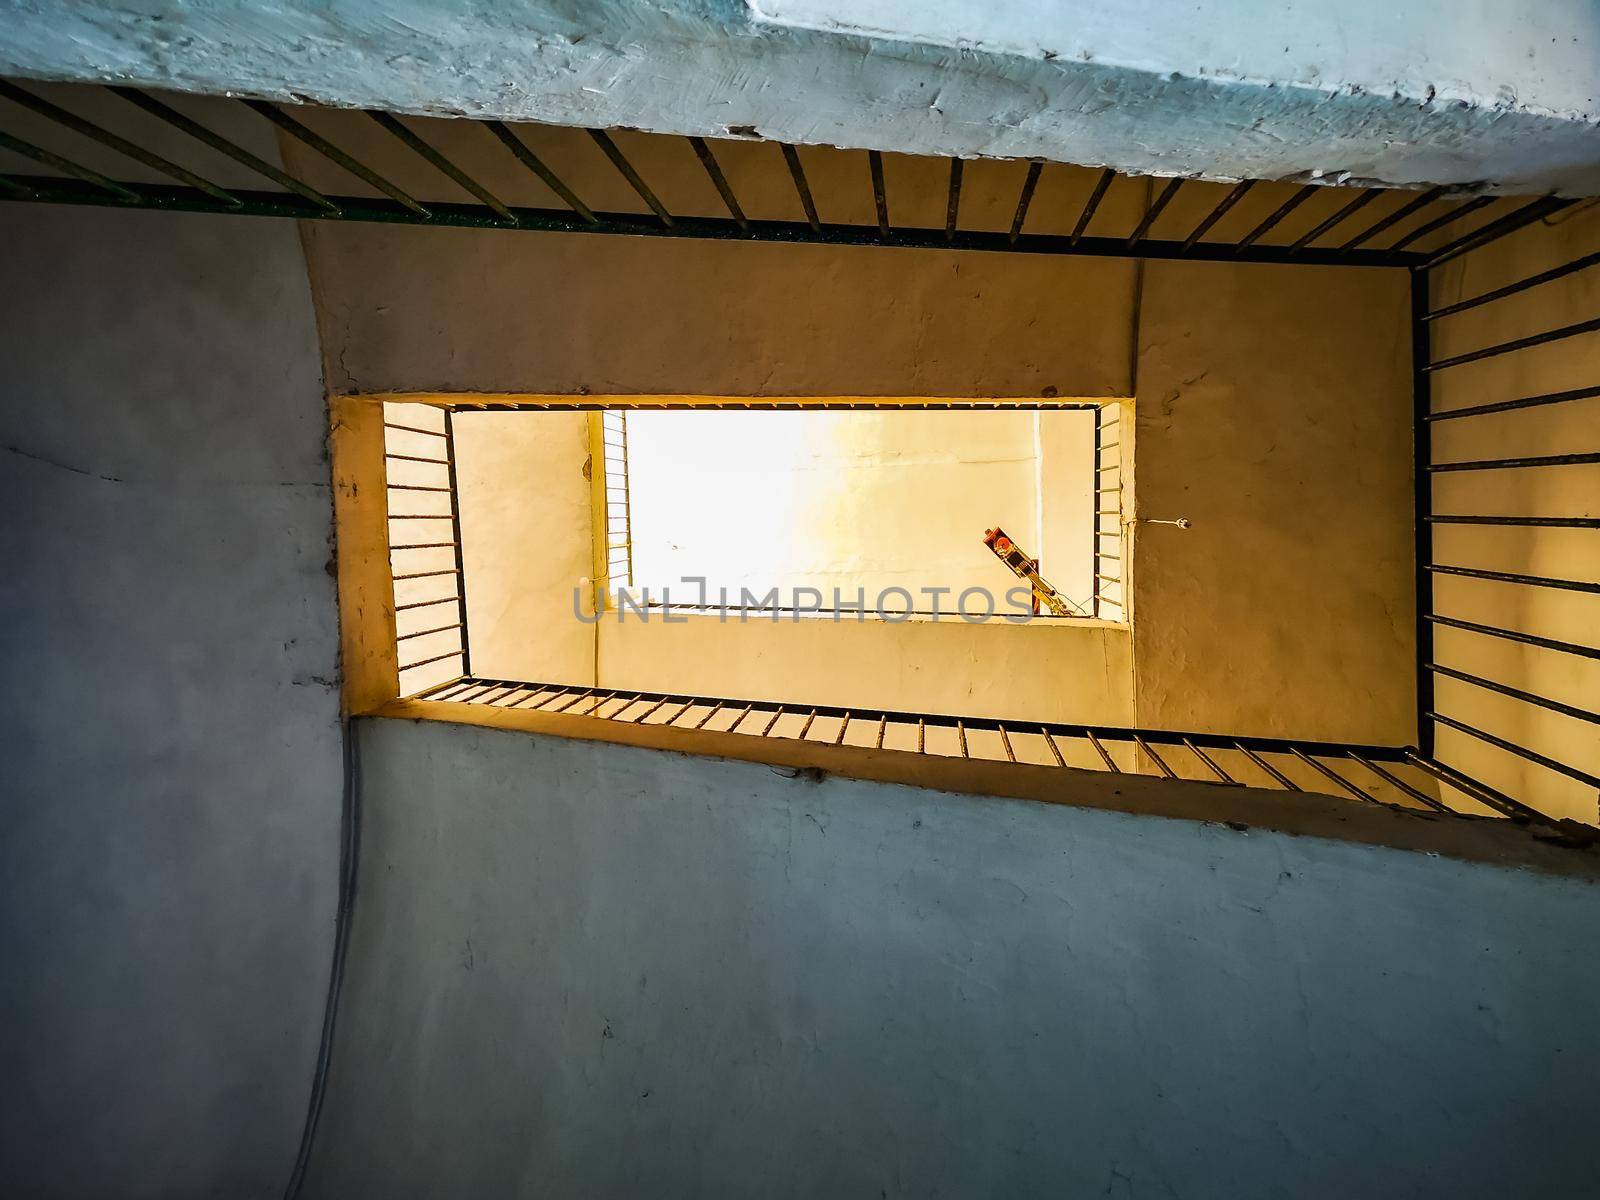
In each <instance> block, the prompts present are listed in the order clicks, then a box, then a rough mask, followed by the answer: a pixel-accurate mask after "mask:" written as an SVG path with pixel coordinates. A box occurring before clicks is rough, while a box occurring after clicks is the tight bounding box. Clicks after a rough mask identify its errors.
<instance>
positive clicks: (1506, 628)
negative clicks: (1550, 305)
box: [1411, 201, 1600, 801]
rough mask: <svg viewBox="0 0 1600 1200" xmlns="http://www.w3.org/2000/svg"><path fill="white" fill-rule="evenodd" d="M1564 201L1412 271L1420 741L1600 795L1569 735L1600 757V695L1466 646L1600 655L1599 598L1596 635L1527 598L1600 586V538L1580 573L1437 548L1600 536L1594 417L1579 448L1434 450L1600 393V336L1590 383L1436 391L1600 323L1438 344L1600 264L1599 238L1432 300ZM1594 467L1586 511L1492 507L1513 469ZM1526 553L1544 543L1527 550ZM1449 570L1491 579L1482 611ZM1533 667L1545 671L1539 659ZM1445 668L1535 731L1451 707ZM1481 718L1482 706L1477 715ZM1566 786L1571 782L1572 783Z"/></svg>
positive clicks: (1587, 319)
mask: <svg viewBox="0 0 1600 1200" xmlns="http://www.w3.org/2000/svg"><path fill="white" fill-rule="evenodd" d="M1555 212H1556V208H1555V207H1553V206H1551V205H1550V204H1548V203H1546V202H1544V201H1534V202H1532V203H1530V204H1527V205H1525V206H1523V207H1522V208H1521V209H1520V210H1519V211H1518V212H1516V213H1513V214H1511V215H1510V216H1508V217H1506V218H1502V219H1501V220H1499V221H1497V222H1494V223H1492V225H1491V227H1489V228H1487V229H1485V230H1482V231H1479V232H1478V233H1477V234H1474V235H1469V236H1467V237H1464V238H1462V239H1460V240H1458V241H1457V242H1456V243H1454V244H1452V245H1451V246H1447V247H1445V248H1443V249H1442V250H1440V251H1438V252H1436V253H1435V254H1434V255H1433V256H1431V257H1430V258H1429V259H1428V260H1427V262H1425V263H1424V264H1422V265H1421V266H1420V267H1419V268H1418V269H1417V270H1416V271H1415V272H1414V273H1413V278H1412V291H1411V296H1412V304H1411V316H1412V329H1413V339H1412V344H1413V366H1414V372H1415V395H1416V426H1415V429H1416V440H1415V454H1416V464H1415V469H1416V532H1417V558H1416V562H1417V597H1418V600H1417V635H1416V641H1417V723H1418V742H1419V745H1420V746H1421V747H1422V750H1423V751H1424V752H1425V753H1426V754H1428V755H1429V756H1433V755H1434V753H1435V743H1436V741H1437V732H1438V731H1439V730H1450V731H1453V732H1454V733H1456V734H1460V735H1464V736H1465V737H1466V738H1468V739H1471V740H1472V741H1473V742H1476V743H1478V744H1479V747H1480V748H1481V747H1492V748H1493V750H1494V751H1496V752H1498V753H1499V754H1500V755H1504V756H1511V758H1512V759H1520V760H1522V761H1523V762H1526V763H1531V764H1534V765H1536V766H1537V767H1539V768H1540V769H1541V770H1542V771H1544V772H1548V773H1549V778H1551V780H1552V781H1556V780H1559V779H1564V780H1569V781H1572V782H1575V783H1577V784H1578V785H1580V786H1581V788H1583V789H1588V790H1589V791H1590V792H1591V793H1593V799H1595V800H1596V801H1600V775H1597V774H1595V773H1594V772H1592V771H1589V770H1586V769H1584V768H1583V767H1582V766H1580V765H1578V764H1576V763H1574V762H1571V761H1568V758H1569V756H1570V754H1571V750H1570V747H1572V746H1587V747H1589V749H1590V751H1591V754H1590V756H1589V757H1590V758H1591V759H1592V760H1593V761H1594V762H1595V763H1596V765H1597V767H1600V754H1596V753H1594V751H1596V750H1597V749H1600V729H1597V728H1596V727H1597V726H1600V712H1597V711H1596V710H1595V708H1594V707H1585V706H1582V705H1579V704H1573V703H1569V702H1566V701H1563V700H1560V699H1557V698H1555V697H1552V696H1549V695H1544V694H1540V693H1538V692H1535V691H1530V690H1527V689H1525V688H1521V687H1516V686H1513V685H1512V684H1510V683H1508V682H1506V681H1504V680H1503V679H1494V678H1489V677H1488V676H1486V675H1483V674H1480V673H1478V671H1479V670H1480V669H1481V668H1479V669H1473V668H1472V666H1471V663H1472V661H1473V659H1472V658H1471V657H1468V656H1469V655H1471V654H1472V651H1473V650H1477V649H1479V648H1481V647H1482V646H1483V645H1484V643H1485V642H1492V641H1495V640H1498V641H1499V642H1501V643H1502V644H1504V643H1511V644H1515V645H1517V646H1519V647H1523V648H1526V649H1525V650H1524V651H1521V652H1520V653H1522V654H1523V659H1522V663H1523V665H1524V666H1526V665H1528V664H1536V665H1537V666H1548V665H1554V664H1555V662H1556V660H1561V659H1565V660H1567V661H1568V662H1571V660H1574V659H1576V660H1589V661H1591V662H1593V661H1595V660H1600V645H1597V644H1596V642H1600V638H1596V637H1595V636H1594V634H1595V633H1597V632H1600V601H1595V602H1591V603H1592V605H1593V607H1592V608H1591V609H1590V613H1591V616H1590V618H1589V622H1588V623H1587V628H1588V629H1589V631H1590V635H1591V636H1590V638H1589V641H1588V642H1587V643H1580V642H1576V641H1570V640H1565V639H1562V638H1558V637H1553V636H1549V635H1548V627H1545V628H1541V616H1542V615H1543V610H1542V608H1541V606H1539V605H1537V604H1533V603H1530V602H1528V601H1529V598H1530V597H1531V596H1532V595H1534V594H1536V593H1546V594H1548V593H1551V592H1564V593H1568V594H1572V593H1577V594H1588V595H1600V578H1597V577H1595V576H1593V575H1590V576H1588V577H1583V575H1582V570H1581V569H1582V566H1583V565H1584V564H1589V565H1591V569H1592V564H1595V563H1597V562H1600V547H1591V549H1590V551H1589V552H1588V553H1587V554H1579V555H1565V556H1563V558H1564V561H1568V562H1573V563H1574V564H1575V565H1578V566H1579V568H1580V573H1579V575H1577V576H1572V575H1562V576H1553V575H1546V574H1535V573H1530V572H1524V571H1507V570H1500V569H1494V568H1491V567H1486V566H1481V565H1475V564H1474V562H1472V561H1459V560H1458V559H1462V558H1465V559H1472V558H1473V557H1475V555H1474V553H1473V552H1474V550H1476V549H1477V547H1474V546H1466V547H1465V553H1462V550H1463V546H1462V544H1461V543H1457V554H1455V555H1452V559H1451V561H1440V558H1439V555H1438V554H1437V548H1436V542H1437V540H1438V533H1439V530H1440V529H1441V528H1442V527H1447V526H1448V527H1455V528H1461V527H1469V528H1474V529H1478V530H1489V529H1501V530H1510V531H1516V532H1515V533H1514V534H1512V535H1511V539H1513V540H1509V544H1510V545H1512V546H1513V547H1516V548H1518V549H1520V550H1522V551H1525V552H1526V551H1532V550H1534V549H1535V544H1534V542H1533V541H1532V540H1531V539H1535V538H1537V537H1539V536H1540V534H1541V531H1544V530H1550V529H1564V530H1576V531H1585V532H1586V534H1587V535H1588V536H1590V537H1593V536H1595V535H1597V534H1600V515H1597V512H1596V507H1595V502H1596V500H1597V499H1600V471H1596V470H1593V468H1596V467H1597V466H1600V422H1596V423H1591V424H1589V425H1587V426H1584V425H1583V424H1581V423H1574V425H1573V427H1575V428H1578V429H1581V430H1585V431H1586V437H1585V440H1584V442H1583V444H1581V445H1580V446H1578V447H1575V448H1574V450H1573V451H1572V452H1568V453H1556V454H1525V455H1503V456H1502V455H1495V456H1492V457H1473V458H1459V457H1453V456H1452V457H1449V458H1446V459H1444V460H1443V461H1441V460H1440V458H1439V457H1438V455H1437V454H1436V452H1435V443H1436V438H1437V436H1438V434H1439V432H1440V430H1441V429H1444V428H1449V429H1452V430H1454V429H1458V428H1461V427H1460V426H1459V424H1458V423H1460V422H1474V423H1476V422H1479V421H1483V420H1485V419H1488V418H1492V417H1495V416H1500V415H1506V416H1508V417H1509V420H1508V421H1507V423H1506V424H1505V426H1503V429H1505V430H1507V431H1509V432H1507V433H1505V434H1502V435H1501V436H1513V437H1514V436H1517V431H1518V428H1522V429H1524V430H1525V429H1526V427H1527V426H1526V423H1527V422H1529V421H1532V420H1534V419H1536V418H1538V417H1539V416H1540V415H1541V414H1549V413H1550V412H1551V411H1552V409H1553V408H1555V407H1557V406H1566V405H1572V404H1576V403H1580V402H1582V401H1586V400H1592V399H1594V398H1596V397H1600V342H1595V341H1593V340H1591V342H1590V344H1589V348H1588V350H1587V352H1584V351H1579V352H1578V354H1577V356H1576V357H1574V358H1573V359H1572V360H1571V361H1573V362H1575V363H1580V364H1583V365H1584V366H1585V367H1586V371H1587V374H1588V376H1589V378H1590V379H1591V380H1593V382H1592V383H1589V384H1587V385H1585V386H1579V387H1574V388H1566V389H1562V390H1558V391H1550V392H1543V393H1538V394H1529V395H1520V396H1519V395H1511V396H1505V397H1503V398H1496V399H1492V400H1488V401H1487V402H1483V403H1474V404H1470V405H1464V406H1456V407H1451V408H1438V407H1436V404H1435V400H1434V390H1435V389H1434V383H1435V381H1437V380H1439V379H1440V378H1441V377H1442V376H1443V375H1444V373H1447V372H1453V371H1455V370H1456V369H1457V368H1460V367H1464V366H1467V365H1468V364H1472V363H1481V362H1486V361H1489V360H1491V359H1502V358H1506V357H1507V356H1520V355H1525V354H1526V352H1527V351H1530V350H1533V349H1535V348H1536V347H1541V346H1551V345H1555V344H1557V343H1562V342H1568V341H1570V340H1572V339H1576V338H1581V337H1583V336H1584V335H1588V334H1593V333H1595V332H1597V331H1600V316H1593V315H1590V314H1586V313H1580V314H1575V315H1577V316H1579V317H1580V319H1578V320H1575V321H1565V322H1563V323H1561V324H1559V325H1556V326H1554V327H1552V328H1548V329H1544V330H1541V331H1539V332H1536V333H1533V334H1528V335H1525V336H1521V337H1515V338H1508V339H1505V340H1501V341H1497V342H1493V343H1490V344H1487V345H1482V346H1478V347H1476V348H1474V349H1471V350H1467V351H1462V352H1457V353H1452V354H1449V355H1445V356H1442V357H1436V356H1435V355H1434V333H1435V331H1437V330H1439V329H1440V328H1441V327H1442V326H1443V325H1444V324H1445V323H1446V322H1448V321H1449V320H1450V319H1451V318H1454V317H1456V316H1458V315H1460V314H1463V313H1467V312H1479V313H1484V312H1486V311H1490V312H1492V311H1495V310H1494V308H1493V306H1496V305H1504V304H1505V303H1506V302H1507V301H1508V300H1510V299H1511V298H1512V297H1517V296H1522V295H1525V294H1527V293H1529V292H1531V291H1533V290H1534V289H1537V288H1541V287H1545V286H1547V285H1549V284H1551V283H1554V282H1556V281H1557V280H1560V279H1565V278H1567V277H1568V276H1572V275H1575V274H1577V273H1578V272H1581V271H1589V270H1592V269H1593V268H1595V267H1596V266H1600V249H1597V250H1595V251H1592V252H1589V253H1585V254H1581V255H1579V256H1578V257H1576V258H1574V259H1572V260H1571V261H1568V262H1566V263H1563V264H1560V265H1558V266H1555V267H1552V268H1549V269H1546V270H1542V271H1538V272H1536V273H1533V274H1529V275H1526V276H1524V277H1522V278H1520V279H1517V280H1515V281H1513V282H1510V283H1507V284H1504V285H1501V286H1498V287H1494V288H1491V289H1488V290H1486V291H1482V292H1480V293H1478V294H1476V295H1472V296H1469V297H1467V298H1465V299H1462V300H1458V301H1455V302H1453V303H1449V304H1443V305H1440V306H1438V307H1431V306H1430V301H1429V272H1430V271H1431V270H1433V269H1435V268H1437V267H1439V266H1442V265H1444V264H1446V263H1449V262H1452V261H1454V260H1456V259H1458V258H1460V257H1461V256H1463V255H1466V254H1469V253H1471V252H1473V251H1476V250H1480V249H1482V248H1483V247H1485V246H1487V245H1488V244H1490V243H1491V242H1493V241H1495V240H1497V239H1498V238H1500V237H1504V236H1506V235H1507V234H1509V233H1512V232H1515V231H1516V230H1518V229H1522V228H1525V227H1527V226H1529V225H1531V224H1532V223H1533V222H1535V221H1540V220H1542V219H1545V218H1548V217H1551V216H1552V215H1553V214H1554V213H1555ZM1447 423H1448V425H1447ZM1580 436H1584V434H1580ZM1585 468H1590V469H1591V476H1592V478H1593V480H1594V483H1595V486H1594V487H1593V488H1590V489H1589V490H1588V491H1587V495H1588V497H1589V504H1588V505H1587V506H1585V507H1586V508H1587V511H1585V512H1526V511H1520V512H1503V511H1492V510H1496V509H1502V508H1506V507H1510V506H1511V505H1513V504H1515V503H1516V501H1514V500H1512V501H1507V500H1504V499H1502V500H1499V501H1496V500H1494V499H1492V498H1491V497H1492V496H1493V493H1494V489H1492V488H1490V487H1488V486H1486V484H1487V481H1488V480H1490V479H1496V480H1500V481H1507V480H1509V479H1510V478H1511V477H1512V476H1515V475H1520V474H1522V473H1538V474H1543V473H1547V472H1571V471H1575V470H1576V471H1582V470H1584V469H1585ZM1457 476H1460V477H1463V478H1467V477H1470V478H1472V479H1474V480H1481V481H1483V482H1482V483H1480V484H1479V485H1478V486H1476V487H1474V488H1473V489H1472V498H1471V500H1470V501H1463V499H1462V498H1460V497H1462V496H1463V494H1464V493H1465V491H1466V489H1464V488H1460V487H1457V488H1455V489H1452V490H1454V491H1455V492H1456V493H1457V495H1458V500H1457V502H1456V503H1455V504H1453V505H1451V506H1450V507H1449V508H1448V509H1447V510H1445V511H1440V510H1439V509H1438V508H1436V504H1435V502H1436V499H1437V493H1438V492H1439V490H1440V488H1441V485H1442V483H1443V482H1444V481H1445V480H1446V479H1448V478H1451V477H1457ZM1503 490H1504V491H1509V492H1511V493H1512V494H1513V495H1514V494H1515V493H1516V492H1517V491H1519V490H1524V489H1519V488H1515V487H1513V488H1506V489H1503ZM1574 491H1575V492H1576V491H1577V489H1574ZM1580 536H1581V535H1580ZM1519 543H1520V545H1519ZM1525 557H1533V555H1532V554H1525ZM1441 580H1474V581H1480V582H1482V583H1484V584H1486V585H1487V587H1486V588H1485V589H1483V593H1482V598H1481V600H1479V603H1478V605H1477V609H1476V610H1475V611H1478V612H1479V619H1470V614H1469V612H1466V611H1462V610H1461V609H1459V608H1456V607H1454V605H1455V604H1457V603H1459V602H1460V600H1461V598H1462V595H1463V593H1462V592H1461V591H1460V590H1459V589H1457V590H1456V591H1455V592H1454V595H1453V596H1452V594H1451V593H1450V592H1449V591H1447V590H1446V589H1442V588H1441V587H1440V581H1441ZM1483 609H1492V610H1493V611H1494V612H1495V613H1497V614H1499V615H1498V616H1497V617H1496V618H1495V619H1493V620H1488V619H1482V615H1481V610H1483ZM1440 629H1446V630H1454V631H1461V632H1464V633H1466V634H1468V635H1470V636H1469V638H1467V639H1457V640H1455V642H1454V646H1455V647H1456V650H1455V653H1454V654H1452V653H1450V652H1448V651H1446V650H1444V649H1441V648H1440V646H1439V639H1438V638H1437V637H1436V631H1437V630H1440ZM1473 642H1477V643H1478V645H1477V646H1472V643H1473ZM1464 652H1465V653H1464ZM1529 673H1530V674H1531V673H1537V672H1536V669H1535V671H1530V672H1529ZM1563 673H1565V672H1563ZM1577 677H1578V678H1582V677H1583V676H1581V675H1579V676H1577ZM1588 677H1589V678H1600V674H1597V673H1595V672H1591V673H1590V675H1589V676H1588ZM1439 679H1447V680H1451V681H1453V682H1455V683H1459V684H1465V685H1467V686H1468V688H1469V689H1471V690H1473V691H1474V692H1476V693H1477V695H1479V696H1482V695H1484V694H1486V693H1487V694H1492V695H1494V696H1498V697H1503V698H1505V699H1508V700H1510V701H1512V702H1513V704H1512V705H1510V706H1506V707H1504V708H1502V709H1501V710H1500V711H1501V712H1503V713H1505V717H1504V718H1503V720H1504V722H1505V724H1506V725H1512V726H1515V727H1516V728H1517V729H1522V728H1527V729H1528V732H1527V733H1526V734H1518V735H1516V736H1512V733H1513V731H1512V730H1511V729H1509V728H1506V727H1499V728H1495V727H1491V728H1484V727H1483V725H1481V724H1475V723H1473V721H1471V720H1468V719H1465V718H1466V716H1467V715H1469V714H1467V713H1464V712H1463V711H1462V709H1461V707H1460V706H1459V704H1456V705H1452V704H1451V703H1448V702H1444V701H1441V700H1440V699H1439V696H1438V689H1437V687H1436V681H1437V680H1439ZM1455 694H1456V695H1457V696H1461V695H1462V694H1463V693H1462V692H1460V691H1459V690H1458V691H1457V692H1456V693H1455ZM1518 710H1520V712H1519V711H1518ZM1485 711H1489V710H1485ZM1535 713H1546V714H1554V715H1555V716H1556V717H1557V718H1559V720H1557V721H1555V722H1548V721H1526V720H1522V719H1520V718H1521V717H1523V716H1525V715H1526V716H1531V715H1533V714H1535ZM1481 719H1482V718H1474V720H1481ZM1484 724H1489V725H1491V726H1494V725H1497V724H1498V722H1497V721H1494V720H1486V721H1484ZM1530 743H1531V744H1530ZM1493 757H1494V756H1493V755H1490V756H1488V758H1489V759H1491V760H1492V759H1493ZM1502 761H1505V760H1502ZM1440 765H1441V766H1442V765H1443V764H1440ZM1508 765H1509V764H1508ZM1446 769H1449V768H1446ZM1566 786H1568V787H1570V784H1569V785H1566ZM1541 790H1543V789H1541Z"/></svg>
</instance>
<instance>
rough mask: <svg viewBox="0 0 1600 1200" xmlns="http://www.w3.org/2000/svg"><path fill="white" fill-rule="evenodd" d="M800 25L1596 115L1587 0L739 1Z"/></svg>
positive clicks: (1594, 20) (1329, 88)
mask: <svg viewBox="0 0 1600 1200" xmlns="http://www.w3.org/2000/svg"><path fill="white" fill-rule="evenodd" d="M748 3H749V5H750V9H751V11H752V12H754V13H756V14H757V16H758V18H759V19H764V20H767V21H771V22H773V23H775V24H781V25H790V26H798V27H801V28H806V29H819V30H829V31H837V32H840V33H855V34H860V35H863V36H867V37H882V38H889V39H893V40H896V41H910V42H921V43H925V44H929V45H937V46H949V47H952V48H961V49H971V50H989V51H993V52H996V53H999V54H1009V55H1019V56H1022V57H1025V58H1066V59H1079V60H1083V61H1093V62H1099V63H1104V64H1107V65H1112V66H1118V67H1127V68H1131V69H1133V70H1137V71H1144V72H1149V73H1150V74H1153V75H1166V74H1171V73H1176V74H1179V75H1184V76H1191V77H1194V78H1215V79H1221V80H1230V81H1238V82H1241V83H1254V84H1263V85H1265V84H1276V85H1278V86H1280V87H1283V86H1287V87H1301V88H1314V89H1317V90H1319V91H1323V92H1337V91H1340V90H1345V89H1349V90H1352V91H1357V90H1358V91H1364V92H1373V93H1377V94H1380V95H1390V94H1392V95H1397V96H1406V97H1409V98H1411V99H1414V100H1424V99H1432V100H1435V101H1437V102H1439V103H1441V104H1442V103H1447V102H1450V101H1456V102H1460V103H1464V104H1469V105H1476V104H1485V103H1488V104H1497V105H1503V106H1506V107H1527V108H1529V109H1532V110H1535V111H1539V112H1544V113H1550V114H1554V115H1561V116H1569V117H1578V118H1587V119H1590V120H1593V119H1594V118H1595V117H1596V116H1597V115H1600V107H1597V104H1600V101H1597V96H1596V88H1595V84H1596V81H1597V80H1596V70H1595V57H1594V47H1595V36H1596V34H1597V33H1600V11H1597V10H1596V8H1595V5H1594V4H1593V3H1592V2H1591V0H1544V2H1542V3H1533V4H1528V3H1505V2H1504V0H1465V2H1463V0H1412V2H1411V3H1409V4H1405V5H1394V4H1389V3H1385V2H1384V0H1343V2H1342V3H1337V4H1329V3H1322V2H1307V0H1287V2H1285V0H1198V2H1197V0H1149V2H1147V3H1144V4H1141V5H1139V6H1138V7H1137V9H1134V8H1130V7H1129V6H1128V5H1126V4H1121V3H1117V2H1116V0H946V2H945V3H940V4H924V3H918V2H917V0H748Z"/></svg>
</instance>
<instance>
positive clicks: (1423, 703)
mask: <svg viewBox="0 0 1600 1200" xmlns="http://www.w3.org/2000/svg"><path fill="white" fill-rule="evenodd" d="M1410 274H1411V405H1412V411H1411V475H1412V486H1413V491H1414V513H1413V520H1414V521H1415V524H1416V599H1417V612H1416V650H1417V655H1416V689H1417V749H1418V750H1419V751H1420V752H1421V753H1422V755H1423V757H1425V758H1430V759H1431V758H1432V757H1433V732H1434V724H1433V719H1432V717H1430V716H1429V714H1430V713H1431V712H1432V711H1433V672H1432V671H1431V670H1429V667H1428V664H1430V663H1431V662H1433V622H1432V621H1430V620H1429V619H1428V617H1429V614H1430V613H1431V612H1432V611H1433V571H1432V570H1431V569H1430V568H1431V567H1432V566H1433V522H1432V517H1433V475H1432V473H1431V471H1430V470H1429V467H1430V466H1432V463H1433V426H1432V424H1431V422H1430V421H1429V420H1428V417H1429V414H1430V413H1431V412H1432V408H1433V397H1432V383H1431V379H1430V375H1429V372H1428V360H1429V356H1430V353H1431V350H1432V339H1431V336H1430V328H1429V325H1428V320H1427V316H1428V272H1427V268H1425V267H1414V268H1412V270H1411V273H1410Z"/></svg>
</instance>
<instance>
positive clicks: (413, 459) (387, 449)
mask: <svg viewBox="0 0 1600 1200" xmlns="http://www.w3.org/2000/svg"><path fill="white" fill-rule="evenodd" d="M384 410H385V411H384V422H383V432H384V465H385V468H386V474H387V478H386V479H385V487H386V493H387V501H386V504H387V510H388V528H389V571H390V578H391V579H392V580H393V582H394V592H395V595H394V609H395V627H396V632H395V639H396V650H397V656H396V661H397V665H398V668H399V675H400V692H401V694H402V695H408V694H410V693H412V692H415V691H418V690H420V689H422V688H425V687H427V686H428V685H429V684H431V683H434V682H436V681H437V679H438V678H439V675H440V673H441V672H444V673H446V674H448V675H450V676H454V675H458V674H459V675H465V674H469V673H470V672H471V670H472V657H471V652H470V649H469V646H468V640H467V582H466V566H465V563H464V561H463V558H462V544H461V512H460V500H459V497H460V489H459V487H458V485H457V480H456V441H455V416H454V414H453V413H452V412H451V411H450V410H449V409H448V408H437V407H434V406H432V405H426V404H388V405H385V406H384ZM397 476H399V477H400V481H399V482H396V477H397ZM437 593H442V594H437ZM446 663H449V664H452V667H454V668H455V669H452V667H446V666H444V665H443V664H446Z"/></svg>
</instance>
